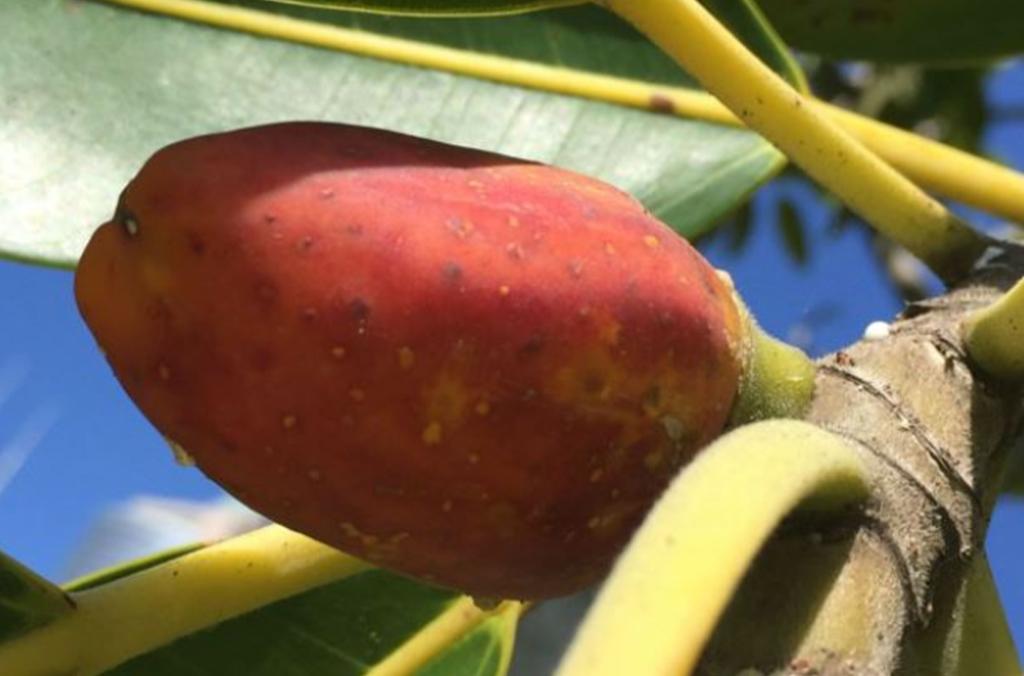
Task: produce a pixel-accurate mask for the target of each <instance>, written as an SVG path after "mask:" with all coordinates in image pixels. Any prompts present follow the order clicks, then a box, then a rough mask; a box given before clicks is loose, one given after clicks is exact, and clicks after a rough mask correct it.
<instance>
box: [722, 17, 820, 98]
mask: <svg viewBox="0 0 1024 676" xmlns="http://www.w3.org/2000/svg"><path fill="white" fill-rule="evenodd" d="M704 5H705V6H706V7H707V8H708V9H709V10H711V12H712V13H714V15H715V18H717V19H718V20H719V21H721V22H722V23H724V24H725V26H726V27H727V28H728V29H729V30H730V31H732V33H733V35H735V36H736V37H738V38H740V40H742V41H743V44H744V45H746V46H747V48H748V49H749V50H751V51H752V52H754V53H755V54H757V55H758V57H760V58H761V60H762V61H764V62H765V63H766V64H767V65H768V66H769V67H770V68H771V69H772V70H774V71H775V72H776V73H778V74H779V75H781V76H782V77H783V78H784V79H785V80H786V81H787V82H789V83H790V84H791V85H793V86H794V87H795V88H796V89H797V90H798V91H800V92H807V91H808V89H807V79H806V78H805V77H804V72H803V70H802V69H801V68H800V64H798V63H797V62H796V59H794V58H793V55H792V54H790V52H789V49H787V48H786V45H785V44H784V43H783V42H782V40H781V38H779V35H778V34H777V33H776V32H775V28H774V27H773V26H772V25H771V24H770V23H769V22H768V19H767V17H765V15H764V14H763V13H762V12H761V10H760V9H759V8H758V6H757V4H756V3H755V2H754V0H704Z"/></svg>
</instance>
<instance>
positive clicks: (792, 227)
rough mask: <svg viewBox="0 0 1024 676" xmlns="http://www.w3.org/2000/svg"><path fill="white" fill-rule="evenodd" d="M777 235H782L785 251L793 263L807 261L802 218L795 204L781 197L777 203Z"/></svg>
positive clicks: (800, 263)
mask: <svg viewBox="0 0 1024 676" xmlns="http://www.w3.org/2000/svg"><path fill="white" fill-rule="evenodd" d="M776 223H777V226H778V228H779V235H781V236H782V243H783V245H785V248H786V253H788V254H789V257H790V258H792V259H793V262H794V263H797V264H799V265H803V264H804V263H806V262H807V237H806V236H805V234H804V230H805V229H804V223H803V219H801V218H800V212H799V211H798V210H797V206H796V204H795V203H794V202H793V201H792V200H789V199H786V198H782V199H780V200H779V203H778V220H777V222H776Z"/></svg>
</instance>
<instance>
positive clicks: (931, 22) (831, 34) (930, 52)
mask: <svg viewBox="0 0 1024 676" xmlns="http://www.w3.org/2000/svg"><path fill="white" fill-rule="evenodd" d="M760 4H761V8H762V9H763V10H764V12H765V14H767V15H768V18H769V19H770V20H771V21H772V23H773V24H774V25H775V27H776V28H777V29H778V31H779V33H781V34H782V37H783V39H785V40H786V42H788V43H789V44H790V45H792V46H793V47H797V48H799V49H803V50H806V51H809V52H814V53H816V54H821V55H822V56H826V57H831V58H836V59H864V60H870V61H894V62H895V61H899V62H908V63H931V64H956V63H972V62H973V63H976V62H979V61H989V60H993V59H998V58H1001V57H1007V56H1010V55H1013V54H1020V53H1021V52H1024V2H1021V1H1020V0H805V1H803V2H794V1H793V0H760Z"/></svg>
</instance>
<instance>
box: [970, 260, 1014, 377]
mask: <svg viewBox="0 0 1024 676" xmlns="http://www.w3.org/2000/svg"><path fill="white" fill-rule="evenodd" d="M964 345H965V346H966V348H967V353H968V354H970V355H971V358H972V359H974V361H976V362H977V363H978V365H979V366H981V367H982V368H983V369H985V371H986V372H987V373H988V374H989V375H991V376H992V377H994V378H998V379H1000V380H1006V381H1010V382H1019V381H1022V380H1024V279H1021V280H1019V281H1018V282H1017V283H1016V284H1015V285H1014V286H1013V288H1012V289H1010V290H1009V291H1007V292H1006V293H1005V294H1003V296H1002V297H1001V298H1000V299H999V300H997V301H996V302H994V303H992V305H990V306H988V307H986V308H984V309H982V310H979V311H977V312H975V313H974V314H973V315H971V316H970V317H968V318H967V319H966V320H965V321H964Z"/></svg>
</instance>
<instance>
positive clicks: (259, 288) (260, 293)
mask: <svg viewBox="0 0 1024 676" xmlns="http://www.w3.org/2000/svg"><path fill="white" fill-rule="evenodd" d="M254 290H255V292H256V300H258V301H259V302H260V304H262V305H266V306H268V307H269V306H273V305H276V304H277V296H278V289H277V284H275V283H274V282H273V281H272V280H270V279H266V278H264V279H260V280H258V281H257V282H256V285H255V287H254Z"/></svg>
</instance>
